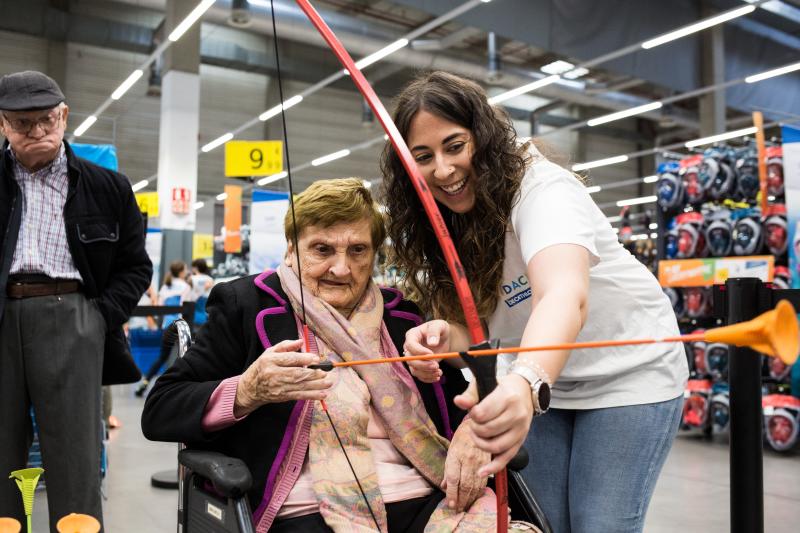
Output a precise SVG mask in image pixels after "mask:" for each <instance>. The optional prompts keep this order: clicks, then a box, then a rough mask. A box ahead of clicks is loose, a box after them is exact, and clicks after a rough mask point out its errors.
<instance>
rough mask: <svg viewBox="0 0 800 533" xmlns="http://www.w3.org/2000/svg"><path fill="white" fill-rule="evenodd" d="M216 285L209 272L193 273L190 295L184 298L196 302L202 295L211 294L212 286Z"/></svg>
mask: <svg viewBox="0 0 800 533" xmlns="http://www.w3.org/2000/svg"><path fill="white" fill-rule="evenodd" d="M213 286H214V278H212V277H211V276H209V275H208V274H192V286H191V288H190V290H189V294H188V296H185V297H184V300H186V301H189V302H196V301H197V300H199V299H200V297H202V296H205V297H206V298H208V295H209V294H211V288H212V287H213Z"/></svg>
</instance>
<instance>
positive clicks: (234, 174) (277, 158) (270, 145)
mask: <svg viewBox="0 0 800 533" xmlns="http://www.w3.org/2000/svg"><path fill="white" fill-rule="evenodd" d="M282 170H283V143H282V142H281V141H229V142H227V143H225V177H226V178H246V177H250V176H271V175H273V174H277V173H278V172H281V171H282Z"/></svg>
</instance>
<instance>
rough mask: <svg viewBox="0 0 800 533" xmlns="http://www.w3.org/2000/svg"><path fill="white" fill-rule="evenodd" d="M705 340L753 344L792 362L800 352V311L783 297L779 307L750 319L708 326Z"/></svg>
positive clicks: (738, 344) (772, 354)
mask: <svg viewBox="0 0 800 533" xmlns="http://www.w3.org/2000/svg"><path fill="white" fill-rule="evenodd" d="M705 340H706V341H707V342H721V343H724V344H735V345H736V346H749V347H751V348H753V349H754V350H756V351H758V352H761V353H765V354H767V355H771V356H773V357H778V358H779V359H780V360H781V361H783V362H784V363H786V364H787V365H791V364H792V363H794V362H795V361H796V360H797V355H798V352H800V332H799V331H798V325H797V313H796V311H795V310H794V307H792V304H790V303H789V302H787V301H786V300H781V301H780V302H778V305H776V306H775V309H773V310H772V311H767V312H766V313H763V314H761V315H759V316H757V317H755V318H754V319H752V320H750V321H748V322H742V323H740V324H732V325H730V326H724V327H721V328H714V329H709V330H706V332H705Z"/></svg>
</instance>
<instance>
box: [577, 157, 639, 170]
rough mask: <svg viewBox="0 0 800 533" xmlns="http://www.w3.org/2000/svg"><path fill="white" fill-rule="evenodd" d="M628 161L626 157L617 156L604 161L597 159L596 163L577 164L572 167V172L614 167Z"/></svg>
mask: <svg viewBox="0 0 800 533" xmlns="http://www.w3.org/2000/svg"><path fill="white" fill-rule="evenodd" d="M627 160H628V156H627V155H618V156H614V157H607V158H605V159H598V160H597V161H589V162H588V163H578V164H577V165H572V171H573V172H578V171H579V170H587V169H590V168H597V167H604V166H607V165H614V164H616V163H624V162H625V161H627Z"/></svg>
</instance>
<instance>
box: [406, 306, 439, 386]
mask: <svg viewBox="0 0 800 533" xmlns="http://www.w3.org/2000/svg"><path fill="white" fill-rule="evenodd" d="M449 350H450V324H448V323H447V322H445V321H444V320H431V321H430V322H425V323H424V324H421V325H419V326H417V327H415V328H412V329H410V330H408V331H407V332H406V342H405V343H404V344H403V355H427V354H432V353H441V352H447V351H449ZM407 364H408V368H409V372H411V375H412V376H414V377H415V378H417V379H418V380H420V381H422V382H423V383H435V382H437V381H439V378H441V377H442V370H441V369H440V368H439V361H438V360H428V361H409V362H408V363H407Z"/></svg>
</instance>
